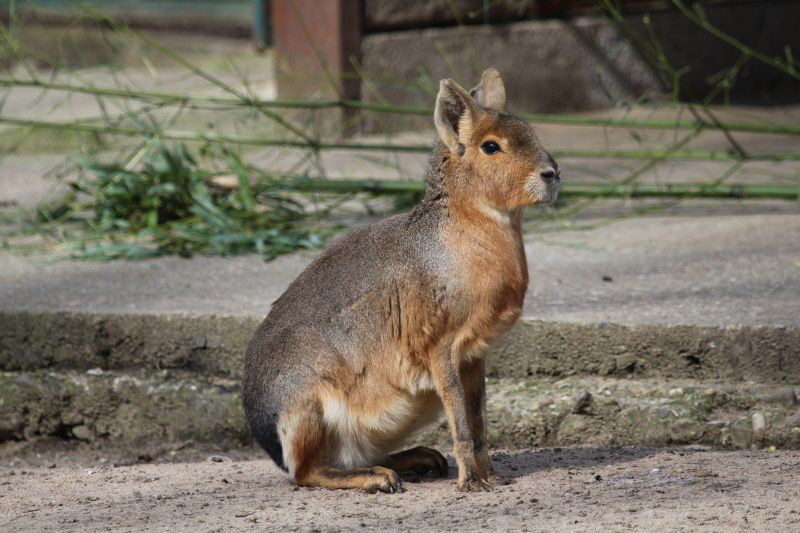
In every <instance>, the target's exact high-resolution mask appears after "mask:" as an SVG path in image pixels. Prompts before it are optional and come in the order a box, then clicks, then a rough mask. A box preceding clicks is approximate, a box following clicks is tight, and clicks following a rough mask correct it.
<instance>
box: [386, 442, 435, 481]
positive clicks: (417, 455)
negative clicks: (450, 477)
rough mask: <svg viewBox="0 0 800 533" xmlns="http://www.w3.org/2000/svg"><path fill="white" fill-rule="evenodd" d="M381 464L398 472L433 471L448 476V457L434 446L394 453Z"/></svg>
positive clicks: (419, 472) (424, 472) (418, 472)
mask: <svg viewBox="0 0 800 533" xmlns="http://www.w3.org/2000/svg"><path fill="white" fill-rule="evenodd" d="M381 465H382V466H385V467H387V468H391V469H392V470H396V471H397V472H415V473H417V474H420V475H422V474H426V473H428V472H430V471H433V472H436V473H437V474H439V475H440V476H441V477H447V459H445V458H444V456H443V455H442V454H441V453H439V452H437V451H436V450H434V449H433V448H426V447H425V446H417V447H416V448H411V449H410V450H404V451H402V452H397V453H393V454H391V455H390V456H389V457H387V458H386V459H385V460H384V461H383V462H381Z"/></svg>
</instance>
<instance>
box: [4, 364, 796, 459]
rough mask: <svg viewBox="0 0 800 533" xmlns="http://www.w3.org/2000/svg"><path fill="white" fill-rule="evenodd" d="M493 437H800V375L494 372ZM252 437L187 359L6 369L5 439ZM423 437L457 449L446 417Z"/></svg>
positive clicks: (652, 442) (498, 443) (234, 408)
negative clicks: (756, 381)
mask: <svg viewBox="0 0 800 533" xmlns="http://www.w3.org/2000/svg"><path fill="white" fill-rule="evenodd" d="M487 395H488V420H489V422H488V426H489V438H490V442H491V443H492V445H493V446H494V447H506V448H521V447H522V448H524V447H531V446H537V447H538V446H562V445H563V446H574V445H584V446H587V445H589V446H595V445H597V446H608V445H621V446H629V445H630V446H665V445H680V444H705V445H711V446H721V447H732V448H750V447H757V448H758V447H769V446H775V447H780V448H800V406H798V403H797V392H796V387H794V386H792V387H786V386H780V387H775V386H774V385H772V386H770V385H747V384H736V385H719V384H717V385H710V384H704V383H702V382H697V381H691V382H689V384H687V383H686V382H663V381H660V380H658V381H654V380H643V381H637V380H627V379H618V378H598V377H594V378H566V379H562V380H552V379H549V380H548V379H543V380H511V379H505V380H490V382H489V384H488V387H487ZM48 437H49V438H61V439H76V440H81V441H87V442H90V443H92V444H93V445H98V446H102V445H106V444H125V445H142V444H147V443H152V442H161V443H173V442H180V441H186V440H191V441H194V442H198V443H200V442H209V443H214V444H215V445H219V446H223V447H231V446H233V447H235V446H239V445H242V444H249V443H250V442H251V439H250V431H249V428H248V426H247V422H246V420H245V417H244V412H243V409H242V406H241V401H240V397H239V388H238V384H237V383H236V382H234V381H231V380H221V379H198V378H197V376H196V375H194V374H193V373H191V372H185V371H156V372H147V371H141V370H140V371H138V372H133V373H128V372H115V371H110V372H98V371H93V372H89V373H87V372H80V371H68V372H51V371H36V372H0V441H3V440H9V439H12V440H27V439H37V438H48ZM415 443H416V444H425V445H429V446H438V447H442V448H444V449H449V446H450V437H449V431H448V429H447V426H446V423H445V422H441V423H439V424H434V425H433V426H431V427H430V428H429V429H428V430H426V431H425V432H424V433H422V434H421V435H420V436H419V437H418V438H417V439H416V440H415Z"/></svg>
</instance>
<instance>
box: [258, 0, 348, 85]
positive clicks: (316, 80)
mask: <svg viewBox="0 0 800 533" xmlns="http://www.w3.org/2000/svg"><path fill="white" fill-rule="evenodd" d="M271 6H272V11H271V14H272V28H273V39H274V50H275V54H276V65H277V72H276V75H277V81H278V98H282V99H293V100H296V99H301V98H313V97H318V98H346V99H354V100H357V99H358V98H359V97H360V89H361V82H360V80H359V78H358V75H357V74H356V71H355V69H354V68H353V65H354V64H358V62H359V60H360V56H361V25H362V0H272V1H271Z"/></svg>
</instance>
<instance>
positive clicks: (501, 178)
mask: <svg viewBox="0 0 800 533" xmlns="http://www.w3.org/2000/svg"><path fill="white" fill-rule="evenodd" d="M505 105H506V91H505V87H504V85H503V80H502V79H500V74H499V73H498V72H497V71H496V70H495V69H493V68H490V69H487V70H486V71H485V72H484V73H483V76H482V77H481V82H480V84H478V86H477V87H475V88H473V89H472V90H470V91H469V92H467V91H465V90H464V89H463V88H462V87H461V86H459V85H458V84H457V83H456V82H454V81H453V80H449V79H448V80H442V81H441V83H440V85H439V95H438V96H437V97H436V110H435V111H434V122H435V123H436V130H437V133H438V134H439V138H440V139H441V141H442V142H443V143H444V148H443V149H444V150H445V157H446V159H447V161H446V162H445V165H447V167H448V168H447V169H446V171H445V172H446V174H447V175H448V176H449V177H450V178H451V179H454V180H457V182H456V183H453V184H452V186H454V187H456V188H457V189H458V190H459V191H463V192H464V193H465V194H467V195H469V196H470V197H471V198H473V199H474V200H476V201H478V202H483V203H485V204H486V205H488V206H490V207H493V208H496V209H516V208H519V207H523V206H526V205H533V204H547V203H552V202H554V201H555V199H556V197H557V196H558V189H559V184H560V177H559V169H558V164H556V162H555V160H554V159H553V158H552V157H551V156H550V154H549V153H548V152H547V150H545V149H544V147H543V146H542V143H541V142H540V141H539V138H538V137H537V136H536V133H535V132H534V131H533V128H532V127H531V126H530V125H529V124H528V123H527V122H525V121H523V120H521V119H519V118H517V117H514V116H512V115H509V114H507V113H506V112H505Z"/></svg>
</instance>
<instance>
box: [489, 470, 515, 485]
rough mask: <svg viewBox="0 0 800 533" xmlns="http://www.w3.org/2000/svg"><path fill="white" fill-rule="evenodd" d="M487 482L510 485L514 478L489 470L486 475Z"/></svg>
mask: <svg viewBox="0 0 800 533" xmlns="http://www.w3.org/2000/svg"><path fill="white" fill-rule="evenodd" d="M487 479H488V480H489V483H491V484H492V485H510V484H512V483H514V478H513V477H511V476H503V475H501V474H498V473H497V472H489V475H488V476H487Z"/></svg>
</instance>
